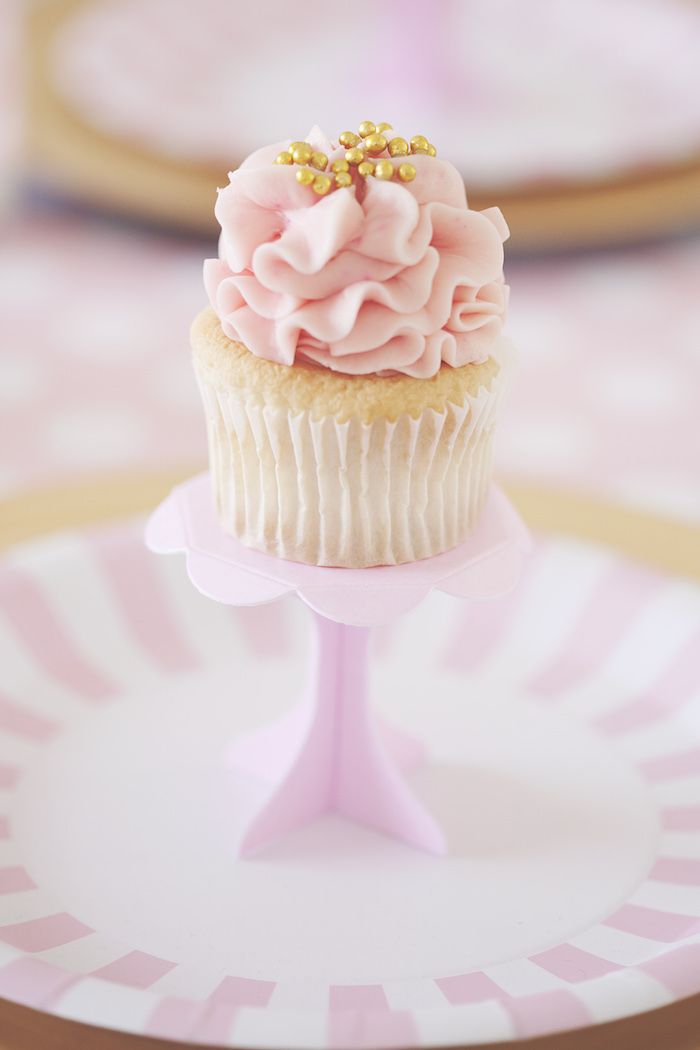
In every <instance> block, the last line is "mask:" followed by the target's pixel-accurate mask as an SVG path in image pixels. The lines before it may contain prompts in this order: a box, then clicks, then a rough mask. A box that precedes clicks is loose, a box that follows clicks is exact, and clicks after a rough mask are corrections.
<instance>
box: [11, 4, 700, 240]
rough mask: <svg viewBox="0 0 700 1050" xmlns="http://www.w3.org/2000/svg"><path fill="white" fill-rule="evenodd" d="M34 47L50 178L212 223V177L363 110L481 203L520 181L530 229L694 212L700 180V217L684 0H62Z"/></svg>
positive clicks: (585, 234)
mask: <svg viewBox="0 0 700 1050" xmlns="http://www.w3.org/2000/svg"><path fill="white" fill-rule="evenodd" d="M271 25H274V27H275V32H274V33H271V32H270V31H269V28H270V26H271ZM310 25H312V26H313V34H312V35H311V34H310V33H309V26H310ZM31 44H32V52H33V62H32V65H33V78H34V93H33V94H34V105H33V121H32V128H31V129H30V134H31V140H32V144H33V155H34V158H35V160H36V161H37V162H38V161H41V162H42V163H41V167H40V169H39V170H36V171H35V172H34V175H35V177H36V178H37V180H38V181H39V182H43V183H45V184H47V185H49V186H51V185H54V186H59V187H60V188H62V189H63V190H64V191H68V192H74V193H78V194H82V195H83V196H87V197H91V198H92V199H93V200H94V201H95V202H97V203H100V204H103V205H107V206H110V205H111V206H115V207H118V208H120V210H126V211H129V210H132V211H135V212H137V213H138V214H140V215H142V216H147V217H148V216H150V217H151V218H152V219H161V220H168V219H169V220H171V221H173V222H175V223H177V224H179V225H182V226H194V227H197V228H202V229H211V228H212V217H211V204H212V199H213V189H214V187H215V186H216V185H217V184H218V185H221V184H222V183H224V182H225V179H226V172H227V171H228V170H229V169H231V168H233V167H234V166H235V165H236V163H238V162H239V161H240V160H241V159H242V158H243V157H244V156H246V154H247V153H248V152H250V151H251V150H252V149H254V148H256V147H257V146H259V145H260V144H262V143H265V142H270V141H276V140H281V139H284V138H288V137H290V136H291V137H300V136H303V135H305V134H306V132H307V130H308V128H309V127H310V126H311V125H312V124H314V123H319V124H321V125H323V126H324V127H325V128H326V129H327V130H328V131H329V133H330V134H334V133H338V132H339V131H340V130H342V129H341V128H340V127H337V126H336V125H337V123H338V121H339V120H341V121H345V123H346V124H347V125H348V126H351V127H352V126H354V125H355V124H356V123H357V122H358V121H359V120H361V119H363V118H365V117H370V118H371V119H376V120H385V119H386V120H392V121H393V123H394V124H395V126H396V128H397V129H400V130H401V131H403V132H404V133H405V132H408V134H414V133H416V132H417V131H424V132H427V133H428V134H429V136H430V138H431V139H432V140H433V141H434V142H435V143H436V144H437V145H438V148H439V149H440V151H441V153H443V154H444V155H445V156H447V157H449V159H450V160H452V161H453V162H454V163H455V164H456V165H457V166H458V167H459V168H460V170H461V171H462V172H463V174H464V176H465V180H466V182H467V186H468V189H469V193H470V198H471V200H472V201H473V203H474V205H475V206H482V205H483V204H484V203H486V202H489V203H490V202H491V201H492V200H493V199H495V198H498V200H499V202H504V203H506V202H508V201H509V198H511V199H512V202H511V203H509V204H508V206H509V217H510V220H511V224H512V228H513V235H514V243H515V244H516V246H519V247H521V248H523V247H529V246H533V247H546V246H548V245H550V244H558V245H561V244H562V243H571V242H574V243H576V242H577V241H581V242H582V243H587V244H591V243H601V242H603V243H604V242H611V241H612V242H614V241H616V240H618V241H619V240H621V239H622V240H627V239H638V238H640V237H645V236H649V235H650V234H652V233H653V234H656V233H659V232H663V231H664V230H666V229H669V228H671V229H673V228H674V223H675V225H680V223H681V218H682V222H683V224H684V225H685V226H687V224H688V221H689V218H690V219H692V217H693V215H692V214H691V215H690V216H689V202H692V200H693V199H696V208H695V217H696V218H697V217H700V203H697V199H698V198H700V190H699V189H698V187H700V175H699V174H698V171H699V170H700V162H699V161H698V153H699V151H700V91H698V90H697V73H696V65H697V62H696V59H697V54H698V51H699V50H700V8H698V7H696V6H695V5H692V6H691V5H690V4H689V3H683V2H680V0H674V2H670V3H669V2H664V3H662V2H661V0H643V2H639V0H591V2H590V3H587V4H585V5H578V4H562V3H557V2H555V0H536V2H531V3H528V4H522V3H518V2H517V0H498V2H492V0H489V2H487V0H471V2H469V3H456V2H450V0H442V2H441V3H439V4H428V3H421V2H417V3H411V4H405V3H403V4H402V3H398V2H397V0H383V2H382V3H369V2H362V0H360V2H358V3H356V4H354V5H353V7H352V16H351V17H349V15H348V10H347V9H346V8H341V7H338V6H336V5H330V6H329V5H328V4H324V3H319V2H317V0H309V3H307V4H305V5H304V17H303V19H302V18H299V15H298V11H297V8H296V7H294V6H293V5H288V4H283V3H280V2H279V0H262V3H256V4H255V5H247V4H246V5H244V4H230V3H227V2H226V0H203V2H202V3H198V4H196V5H185V4H182V5H172V4H168V3H167V0H93V2H88V0H50V2H48V3H46V2H44V3H42V4H41V5H40V6H39V7H38V8H37V9H36V10H35V12H34V17H33V20H32V27H31ZM154 56H155V57H154ZM261 70H264V76H261ZM553 85H556V90H553V87H552V86H553ZM694 87H695V90H694ZM115 165H116V170H115ZM669 179H671V180H672V182H671V184H669V182H668V180H669ZM688 179H690V182H689V183H688ZM659 180H661V181H662V183H663V185H657V183H658V182H659ZM640 185H641V186H642V188H643V193H642V197H641V199H640V197H639V192H640V190H639V187H640ZM599 189H600V190H602V197H600V198H599V197H596V196H595V192H596V191H597V190H599ZM611 190H613V191H614V198H613V199H612V200H606V197H605V195H606V194H607V193H609V192H610V191H611ZM650 192H651V196H650ZM592 194H593V195H594V199H595V208H593V204H592V201H591V200H590V199H589V198H590V197H591V195H592ZM620 194H622V195H623V198H622V200H621V198H620ZM669 196H673V198H674V199H673V201H670V200H669ZM550 197H553V198H554V201H555V207H554V213H553V214H551V215H549V216H548V209H547V207H546V204H547V202H548V201H549V199H550ZM679 197H680V198H681V200H680V201H679V199H678V198H679ZM627 199H629V202H630V204H629V214H622V212H624V210H625V209H624V202H625V200H627ZM621 205H622V207H621ZM681 205H682V210H681ZM591 210H593V211H595V210H598V211H600V212H601V213H602V215H601V218H600V219H599V220H598V221H597V222H596V220H595V216H593V221H591V215H590V214H589V213H590V212H591ZM691 211H692V209H691ZM581 214H583V215H585V216H586V217H585V219H584V221H581V219H580V215H581ZM577 217H578V218H577Z"/></svg>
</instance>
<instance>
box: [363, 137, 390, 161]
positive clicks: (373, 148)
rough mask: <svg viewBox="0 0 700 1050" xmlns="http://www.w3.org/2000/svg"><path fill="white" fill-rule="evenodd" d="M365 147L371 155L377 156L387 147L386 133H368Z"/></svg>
mask: <svg viewBox="0 0 700 1050" xmlns="http://www.w3.org/2000/svg"><path fill="white" fill-rule="evenodd" d="M364 147H365V149H366V150H367V152H368V153H369V155H370V156H371V157H376V156H378V155H379V154H380V153H383V152H384V150H385V149H386V138H385V137H384V135H377V134H374V135H368V136H367V138H366V139H365V141H364Z"/></svg>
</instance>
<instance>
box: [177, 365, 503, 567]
mask: <svg viewBox="0 0 700 1050" xmlns="http://www.w3.org/2000/svg"><path fill="white" fill-rule="evenodd" d="M507 371H508V369H504V367H503V363H502V365H501V369H500V371H499V373H498V375H497V376H495V377H494V378H493V379H492V381H491V384H490V387H489V388H488V389H484V388H482V389H481V390H480V391H479V392H478V394H477V395H475V396H467V397H466V398H465V401H464V403H463V404H462V405H455V404H448V405H447V407H446V408H445V410H444V411H442V412H438V411H435V410H434V409H426V410H425V411H424V412H423V413H422V414H421V416H420V417H419V418H418V419H413V418H412V417H411V416H409V415H407V414H406V415H402V416H400V417H399V418H398V419H397V420H396V421H395V422H391V421H389V420H386V419H376V420H374V421H373V422H371V423H362V422H360V420H358V419H350V420H349V421H348V422H344V423H339V422H338V421H337V420H336V419H335V418H334V417H333V416H326V417H324V418H322V419H318V420H316V419H312V418H311V416H310V414H309V413H308V412H305V411H304V412H300V413H297V414H295V415H292V414H291V412H289V411H286V410H284V409H281V408H278V407H275V408H272V407H270V406H268V405H265V404H264V403H263V402H262V401H261V400H259V399H257V398H256V397H255V396H254V395H251V393H250V392H246V391H241V390H236V389H228V390H221V389H218V388H217V387H216V386H215V385H213V384H212V383H211V381H210V380H209V379H208V377H207V376H206V375H205V374H204V373H202V372H201V371H200V372H199V374H198V381H199V386H200V390H201V393H202V398H203V401H204V407H205V412H206V416H207V423H208V439H209V455H210V466H211V476H212V482H213V487H214V493H215V497H216V504H217V508H218V513H219V517H220V520H221V523H222V526H223V527H224V529H225V530H226V531H228V532H230V533H232V534H233V535H235V536H236V537H237V538H238V539H239V540H241V542H243V543H245V544H246V545H247V546H250V547H253V548H255V549H258V550H261V551H265V552H266V553H268V554H273V555H276V556H277V557H280V558H287V559H290V560H292V561H302V562H306V563H309V564H314V565H328V566H345V567H350V568H361V567H368V566H371V565H396V564H400V563H402V562H407V561H416V560H418V559H421V558H429V557H431V556H433V555H435V554H439V553H442V552H443V551H445V550H449V549H450V548H451V547H454V546H456V545H457V544H458V543H461V542H462V541H463V540H464V539H466V537H467V535H468V534H469V532H470V530H471V528H472V526H473V524H474V522H475V520H476V518H477V517H478V514H479V512H480V510H481V507H482V506H483V503H484V500H485V498H486V494H487V491H488V486H489V482H490V479H491V449H492V440H493V430H494V422H495V416H496V412H497V408H498V403H499V401H500V399H501V394H502V392H503V387H504V372H505V373H507Z"/></svg>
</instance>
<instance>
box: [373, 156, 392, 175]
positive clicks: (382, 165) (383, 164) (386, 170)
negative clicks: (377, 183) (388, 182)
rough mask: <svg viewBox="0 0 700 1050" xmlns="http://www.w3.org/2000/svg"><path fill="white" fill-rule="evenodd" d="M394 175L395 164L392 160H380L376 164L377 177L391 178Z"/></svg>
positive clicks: (375, 172) (375, 173)
mask: <svg viewBox="0 0 700 1050" xmlns="http://www.w3.org/2000/svg"><path fill="white" fill-rule="evenodd" d="M393 175H394V165H393V164H392V163H391V161H390V160H378V161H377V163H376V164H375V165H374V176H375V178H377V179H391V178H393Z"/></svg>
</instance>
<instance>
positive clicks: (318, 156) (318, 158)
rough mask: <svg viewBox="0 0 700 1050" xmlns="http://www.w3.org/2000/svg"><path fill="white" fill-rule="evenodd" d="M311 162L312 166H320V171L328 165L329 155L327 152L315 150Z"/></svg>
mask: <svg viewBox="0 0 700 1050" xmlns="http://www.w3.org/2000/svg"><path fill="white" fill-rule="evenodd" d="M310 163H311V167H312V168H318V170H319V171H325V170H326V168H327V167H328V157H327V156H326V154H325V153H321V152H320V151H319V152H317V151H314V152H313V153H312V154H311V161H310Z"/></svg>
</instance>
